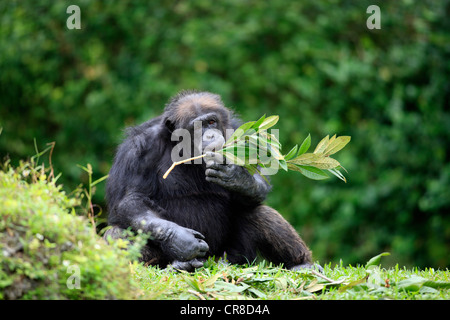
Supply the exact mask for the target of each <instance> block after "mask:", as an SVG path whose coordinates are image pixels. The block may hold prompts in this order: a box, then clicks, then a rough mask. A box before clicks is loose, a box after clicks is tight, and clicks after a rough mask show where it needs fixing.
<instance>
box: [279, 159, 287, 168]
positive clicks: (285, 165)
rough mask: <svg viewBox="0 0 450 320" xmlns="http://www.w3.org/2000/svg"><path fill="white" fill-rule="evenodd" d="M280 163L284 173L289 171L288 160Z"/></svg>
mask: <svg viewBox="0 0 450 320" xmlns="http://www.w3.org/2000/svg"><path fill="white" fill-rule="evenodd" d="M278 163H279V164H280V167H281V168H282V169H283V170H284V171H288V167H287V163H286V160H283V159H282V160H279V161H278Z"/></svg>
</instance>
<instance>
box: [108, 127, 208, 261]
mask: <svg viewBox="0 0 450 320" xmlns="http://www.w3.org/2000/svg"><path fill="white" fill-rule="evenodd" d="M152 130H153V131H155V130H154V129H153V128H152V127H150V128H147V130H145V132H144V134H142V135H145V140H144V137H141V136H142V135H139V134H138V135H136V136H134V137H130V138H128V139H127V140H126V141H125V142H124V143H123V144H122V145H121V146H120V147H119V150H118V152H117V154H116V158H115V161H114V164H113V166H112V168H111V171H110V175H109V178H108V185H107V198H108V203H109V217H108V222H109V224H110V225H115V226H118V227H120V228H124V229H126V228H128V227H131V228H132V229H133V230H136V231H137V230H139V229H141V230H143V231H144V232H146V233H150V237H151V239H152V240H153V241H154V242H156V243H158V244H160V246H161V249H162V250H163V251H164V252H166V253H167V254H168V255H169V256H171V258H173V259H176V260H179V261H186V260H191V259H194V258H196V257H203V256H204V255H205V254H206V252H207V251H208V245H207V244H206V242H205V241H204V240H203V239H204V237H203V235H202V234H200V233H199V232H197V231H195V230H192V229H188V228H184V227H181V226H179V225H178V224H176V223H174V222H171V221H168V220H165V219H163V218H162V216H164V215H163V213H164V211H163V209H162V208H161V207H159V206H158V205H157V204H156V203H155V202H154V201H152V200H151V198H152V195H153V193H154V192H155V191H154V190H156V189H157V183H158V178H157V173H156V170H155V166H157V165H158V162H157V161H161V159H162V158H163V157H161V155H160V154H157V152H158V150H160V149H159V148H158V147H157V145H156V144H157V143H158V139H157V137H154V136H153V134H154V132H151V131H152ZM149 131H150V132H149ZM148 141H150V143H152V144H153V145H151V146H149V145H147V143H148ZM159 143H161V141H159Z"/></svg>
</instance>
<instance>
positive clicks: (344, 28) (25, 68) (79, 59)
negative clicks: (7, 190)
mask: <svg viewBox="0 0 450 320" xmlns="http://www.w3.org/2000/svg"><path fill="white" fill-rule="evenodd" d="M71 4H73V3H72V2H70V1H57V2H55V1H50V0H47V1H39V2H34V1H3V2H1V3H0V15H1V16H0V24H1V25H0V127H3V133H2V135H1V136H0V156H2V157H3V156H5V155H9V156H10V157H11V158H12V159H13V160H17V159H20V158H24V157H27V156H29V155H31V154H34V147H33V139H34V138H36V140H37V142H38V145H39V146H40V147H41V148H43V146H45V144H46V143H48V142H51V141H55V142H56V148H55V152H54V154H53V162H54V163H53V164H54V166H55V168H56V169H57V170H58V171H61V172H63V176H62V178H61V181H63V182H64V184H65V185H66V186H67V188H73V186H74V185H76V184H77V183H78V182H79V181H80V179H82V176H83V172H82V171H81V170H80V169H79V168H77V167H76V164H84V163H91V164H92V165H93V168H94V171H96V172H97V175H98V177H101V176H103V175H105V174H107V173H108V170H109V168H110V165H111V161H112V157H113V155H114V150H115V147H116V145H117V144H118V143H119V142H120V140H121V137H122V132H123V129H124V127H126V126H129V125H134V124H138V123H140V122H143V121H145V120H147V119H149V118H151V117H153V116H156V115H158V114H159V113H160V112H161V111H162V109H163V106H164V104H165V103H166V101H167V100H168V98H169V97H170V96H172V95H173V94H175V93H176V92H177V91H178V90H180V89H188V88H196V89H202V90H209V91H213V92H216V93H219V94H221V95H222V97H223V99H224V101H225V103H226V104H227V105H228V106H231V107H233V108H234V109H235V110H236V111H237V112H239V113H240V114H241V115H242V118H243V119H244V120H252V119H257V118H259V117H260V116H261V115H262V114H279V115H280V119H281V120H280V123H279V128H280V139H281V142H282V143H283V144H285V145H287V146H292V145H294V144H295V143H298V141H302V140H303V139H304V138H305V137H306V135H307V134H308V133H311V136H312V137H313V141H312V144H313V145H315V144H316V143H317V142H318V140H319V139H320V138H321V137H323V136H325V135H327V134H334V133H336V134H338V135H351V136H352V142H351V143H350V144H349V145H348V147H347V148H346V149H345V150H344V151H343V152H342V153H341V154H339V157H338V160H339V161H340V162H341V163H342V164H343V165H344V166H345V167H346V168H347V169H348V171H349V174H348V175H347V177H348V183H347V184H343V183H342V182H340V181H339V180H338V179H333V180H331V181H327V182H314V181H308V179H304V178H303V177H302V176H301V175H297V174H295V173H289V174H286V173H279V174H278V175H276V176H274V177H273V178H272V182H273V185H274V191H273V192H272V194H271V195H270V197H269V199H268V203H269V204H270V205H272V206H274V207H276V208H277V209H278V210H279V211H280V212H281V213H282V214H283V215H284V216H285V217H286V218H287V219H288V220H289V221H290V222H292V223H293V224H294V225H295V227H296V228H297V230H298V231H299V232H300V233H301V234H302V236H303V237H304V238H305V240H306V241H307V242H308V243H309V244H310V246H311V248H312V250H313V252H314V255H315V257H316V258H317V259H319V260H320V261H323V262H326V261H329V260H332V261H339V259H343V260H344V261H345V262H346V263H352V264H354V263H358V262H362V261H366V260H367V259H368V258H369V257H371V256H373V255H374V254H375V253H377V252H380V251H390V252H391V253H392V255H391V257H392V259H393V261H395V262H399V263H401V264H405V265H417V266H433V267H447V266H449V265H450V255H449V243H450V218H449V217H450V215H449V211H450V188H449V185H450V162H449V159H450V157H449V151H448V147H449V145H450V143H449V142H450V141H449V140H450V114H449V108H448V107H449V103H448V101H449V100H450V87H449V76H450V20H449V19H448V17H449V15H450V4H449V1H448V0H442V1H433V0H424V1H420V2H417V1H412V0H402V1H400V0H399V1H375V0H374V1H372V0H361V1H357V2H355V1H344V0H339V1H338V0H329V1H281V0H274V1H270V2H263V1H239V0H232V1H215V2H212V1H206V0H203V1H195V2H190V1H189V2H187V1H143V0H142V1H120V2H104V1H88V0H84V1H83V0H80V1H78V2H77V4H78V5H79V6H80V9H81V26H82V29H81V30H68V29H67V28H66V19H67V18H68V16H69V15H68V14H66V8H67V7H68V6H69V5H71ZM372 4H376V5H378V6H380V9H381V29H380V30H376V29H375V30H368V29H367V27H366V19H367V18H368V17H369V14H367V13H366V9H367V7H368V6H369V5H372ZM314 139H317V140H315V141H314ZM285 151H286V152H287V151H288V150H285ZM98 177H96V178H98ZM103 185H104V184H100V185H99V190H98V191H97V195H103V192H104V191H103V190H102V188H103ZM95 200H96V201H97V202H100V203H103V202H102V201H103V199H102V198H101V197H98V198H97V199H95Z"/></svg>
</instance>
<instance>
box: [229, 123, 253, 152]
mask: <svg viewBox="0 0 450 320" xmlns="http://www.w3.org/2000/svg"><path fill="white" fill-rule="evenodd" d="M253 124H254V121H250V122H246V123H244V124H242V125H241V126H240V127H239V128H237V129H236V130H235V131H234V132H233V134H232V135H231V137H230V138H228V140H227V141H226V142H225V144H224V145H225V146H226V145H231V144H233V143H234V142H235V141H236V140H239V139H240V138H241V137H242V136H243V135H244V134H245V133H246V132H247V131H248V130H249V129H250V128H251V127H252V126H253Z"/></svg>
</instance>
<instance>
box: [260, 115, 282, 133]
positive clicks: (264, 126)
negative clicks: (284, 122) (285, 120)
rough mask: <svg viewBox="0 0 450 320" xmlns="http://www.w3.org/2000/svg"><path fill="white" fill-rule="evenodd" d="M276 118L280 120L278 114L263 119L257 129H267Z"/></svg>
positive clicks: (272, 124)
mask: <svg viewBox="0 0 450 320" xmlns="http://www.w3.org/2000/svg"><path fill="white" fill-rule="evenodd" d="M278 120H280V117H279V116H270V117H268V118H266V119H264V121H263V122H262V123H261V124H260V125H259V129H260V130H265V129H269V128H271V127H273V126H274V125H276V124H277V122H278Z"/></svg>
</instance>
